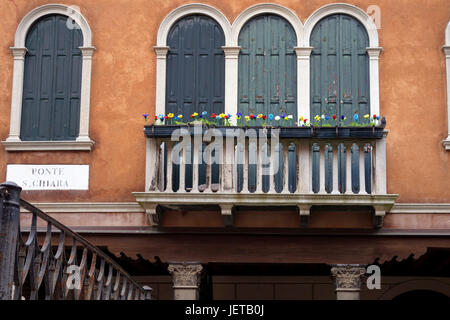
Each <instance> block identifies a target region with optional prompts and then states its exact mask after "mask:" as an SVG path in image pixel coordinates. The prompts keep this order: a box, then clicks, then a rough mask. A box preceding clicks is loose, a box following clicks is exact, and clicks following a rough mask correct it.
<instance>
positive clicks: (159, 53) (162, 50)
mask: <svg viewBox="0 0 450 320" xmlns="http://www.w3.org/2000/svg"><path fill="white" fill-rule="evenodd" d="M153 50H155V53H156V57H157V58H166V56H167V52H169V50H170V47H158V46H154V47H153Z"/></svg>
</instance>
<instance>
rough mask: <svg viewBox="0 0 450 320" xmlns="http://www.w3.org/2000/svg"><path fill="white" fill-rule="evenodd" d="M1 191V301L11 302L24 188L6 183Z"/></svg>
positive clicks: (0, 187)
mask: <svg viewBox="0 0 450 320" xmlns="http://www.w3.org/2000/svg"><path fill="white" fill-rule="evenodd" d="M0 189H1V192H2V194H3V195H2V197H1V200H2V201H1V202H2V203H1V204H0V300H11V298H12V297H11V296H12V288H13V283H14V267H15V261H16V248H17V237H18V231H19V218H20V216H19V214H20V205H19V199H20V192H21V191H22V188H21V187H19V186H18V185H17V184H15V183H14V182H5V183H2V184H1V185H0Z"/></svg>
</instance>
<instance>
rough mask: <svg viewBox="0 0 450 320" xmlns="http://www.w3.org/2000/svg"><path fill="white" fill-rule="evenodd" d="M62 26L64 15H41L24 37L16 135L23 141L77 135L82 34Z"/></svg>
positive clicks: (67, 137) (63, 138) (79, 31)
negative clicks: (23, 67)
mask: <svg viewBox="0 0 450 320" xmlns="http://www.w3.org/2000/svg"><path fill="white" fill-rule="evenodd" d="M66 23H67V17H65V16H62V15H50V16H45V17H43V18H41V19H40V20H38V21H36V22H35V23H34V24H33V26H31V28H30V30H29V32H28V34H27V38H26V42H25V45H26V47H27V49H28V52H27V55H26V56H25V70H24V87H23V102H22V119H21V134H20V136H21V139H22V140H24V141H34V140H37V141H44V140H75V139H76V137H77V136H78V132H79V122H80V96H81V67H82V57H81V51H80V49H79V47H80V46H82V45H83V35H82V33H81V30H80V29H76V28H74V29H69V28H67V24H66Z"/></svg>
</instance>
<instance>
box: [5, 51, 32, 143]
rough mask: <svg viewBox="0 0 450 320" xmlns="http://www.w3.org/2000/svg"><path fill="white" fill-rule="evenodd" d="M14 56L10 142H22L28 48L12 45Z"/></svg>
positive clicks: (8, 139)
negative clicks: (21, 124)
mask: <svg viewBox="0 0 450 320" xmlns="http://www.w3.org/2000/svg"><path fill="white" fill-rule="evenodd" d="M10 49H11V52H12V54H13V57H14V69H13V79H12V96H11V121H10V125H9V137H8V138H7V139H6V141H8V142H20V141H21V140H20V122H21V119H22V96H23V78H24V70H25V55H26V54H27V51H28V50H27V48H16V47H11V48H10Z"/></svg>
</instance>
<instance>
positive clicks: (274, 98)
mask: <svg viewBox="0 0 450 320" xmlns="http://www.w3.org/2000/svg"><path fill="white" fill-rule="evenodd" d="M238 43H239V46H241V51H240V55H239V77H238V86H239V89H238V90H239V92H238V110H239V112H241V113H243V114H245V115H248V114H250V113H253V114H259V113H262V114H266V115H267V114H269V113H272V114H274V115H279V114H282V113H286V114H292V115H293V116H294V119H296V118H297V58H296V55H295V51H294V46H295V45H296V43H297V39H296V35H295V32H294V29H293V28H292V26H291V25H290V24H289V22H287V21H286V20H285V19H283V18H281V17H279V16H276V15H262V16H257V17H255V18H253V19H251V20H250V21H249V22H247V23H246V24H245V25H244V27H243V28H242V30H241V32H240V34H239V39H238Z"/></svg>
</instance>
